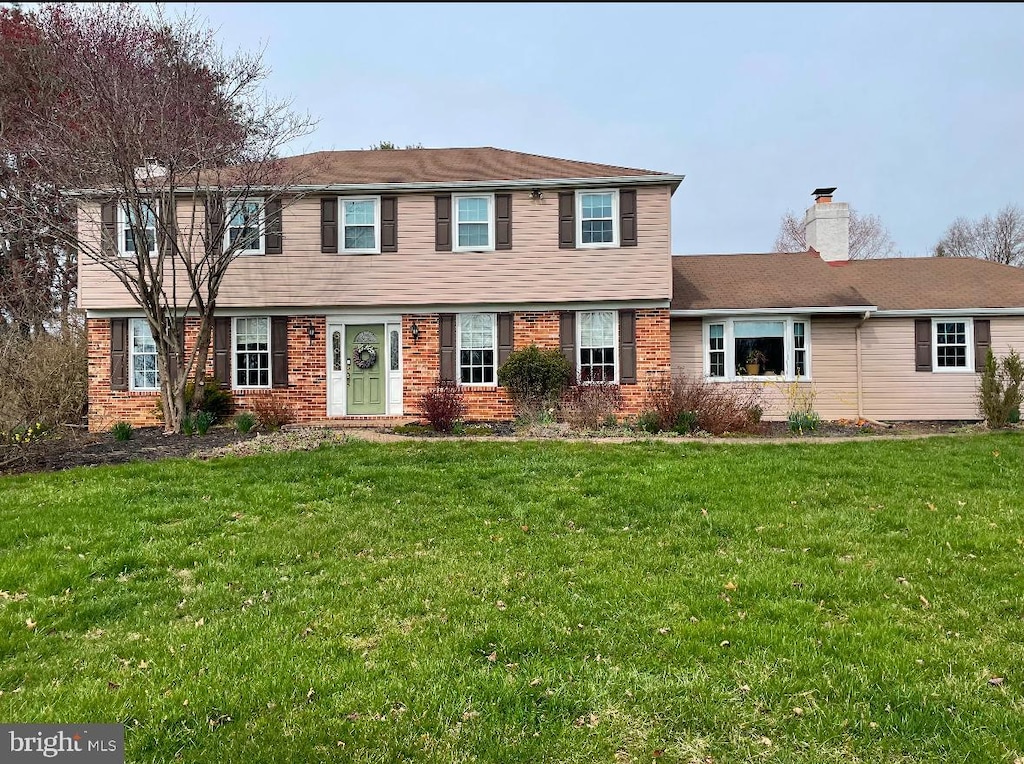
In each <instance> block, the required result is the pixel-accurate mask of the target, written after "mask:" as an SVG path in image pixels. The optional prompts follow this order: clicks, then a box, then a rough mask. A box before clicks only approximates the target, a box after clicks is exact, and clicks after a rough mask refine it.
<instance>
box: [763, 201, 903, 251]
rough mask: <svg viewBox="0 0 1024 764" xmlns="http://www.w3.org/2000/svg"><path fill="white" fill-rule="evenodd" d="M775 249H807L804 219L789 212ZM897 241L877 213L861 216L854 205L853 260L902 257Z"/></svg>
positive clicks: (851, 217) (851, 238) (851, 248)
mask: <svg viewBox="0 0 1024 764" xmlns="http://www.w3.org/2000/svg"><path fill="white" fill-rule="evenodd" d="M773 246H774V249H773V251H774V252H805V251H806V250H807V238H806V236H805V235H804V222H803V220H802V219H800V218H798V217H797V216H796V214H794V213H793V212H787V213H786V214H785V215H783V216H782V220H781V221H780V223H779V234H778V236H776V237H775V244H774V245H773ZM899 256H900V253H899V250H898V249H897V248H896V243H895V242H894V241H893V240H892V237H891V236H890V235H889V231H888V229H887V228H886V227H885V226H884V225H883V224H882V221H881V220H880V219H879V218H878V216H876V215H861V214H860V213H859V212H857V211H856V210H855V209H853V208H852V207H851V208H850V259H851V260H868V259H871V258H880V257H899Z"/></svg>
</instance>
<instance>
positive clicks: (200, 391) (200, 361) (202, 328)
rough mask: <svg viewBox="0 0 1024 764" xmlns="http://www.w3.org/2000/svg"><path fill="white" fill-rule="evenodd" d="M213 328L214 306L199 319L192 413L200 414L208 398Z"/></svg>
mask: <svg viewBox="0 0 1024 764" xmlns="http://www.w3.org/2000/svg"><path fill="white" fill-rule="evenodd" d="M212 327H213V306H210V307H209V309H208V310H207V311H206V314H205V315H203V316H202V317H200V319H199V335H198V337H196V349H195V353H194V358H195V363H196V368H195V373H194V379H195V393H194V394H193V395H192V411H193V412H198V411H199V409H200V408H201V407H202V405H203V400H204V399H205V397H206V362H207V359H209V357H210V334H211V331H212Z"/></svg>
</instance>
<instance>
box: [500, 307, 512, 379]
mask: <svg viewBox="0 0 1024 764" xmlns="http://www.w3.org/2000/svg"><path fill="white" fill-rule="evenodd" d="M512 324H513V316H512V314H511V313H499V314H498V368H499V369H500V368H501V365H502V364H503V363H505V361H507V360H508V357H509V354H510V353H511V352H512V345H513V338H512Z"/></svg>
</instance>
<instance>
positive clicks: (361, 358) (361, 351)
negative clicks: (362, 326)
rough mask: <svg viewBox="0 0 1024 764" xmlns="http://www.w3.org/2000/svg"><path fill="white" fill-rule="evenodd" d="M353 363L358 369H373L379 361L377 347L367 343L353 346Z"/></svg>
mask: <svg viewBox="0 0 1024 764" xmlns="http://www.w3.org/2000/svg"><path fill="white" fill-rule="evenodd" d="M352 363H354V364H355V365H356V368H357V369H372V368H373V366H374V364H375V363H377V349H376V348H375V347H374V346H373V345H368V344H366V343H363V344H361V345H355V346H354V347H353V348H352Z"/></svg>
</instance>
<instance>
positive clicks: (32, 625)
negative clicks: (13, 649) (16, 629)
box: [25, 618, 36, 631]
mask: <svg viewBox="0 0 1024 764" xmlns="http://www.w3.org/2000/svg"><path fill="white" fill-rule="evenodd" d="M25 625H26V626H27V627H28V629H29V631H31V630H32V629H34V628H35V627H36V622H35V621H33V620H32V619H31V618H26V619H25Z"/></svg>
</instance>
